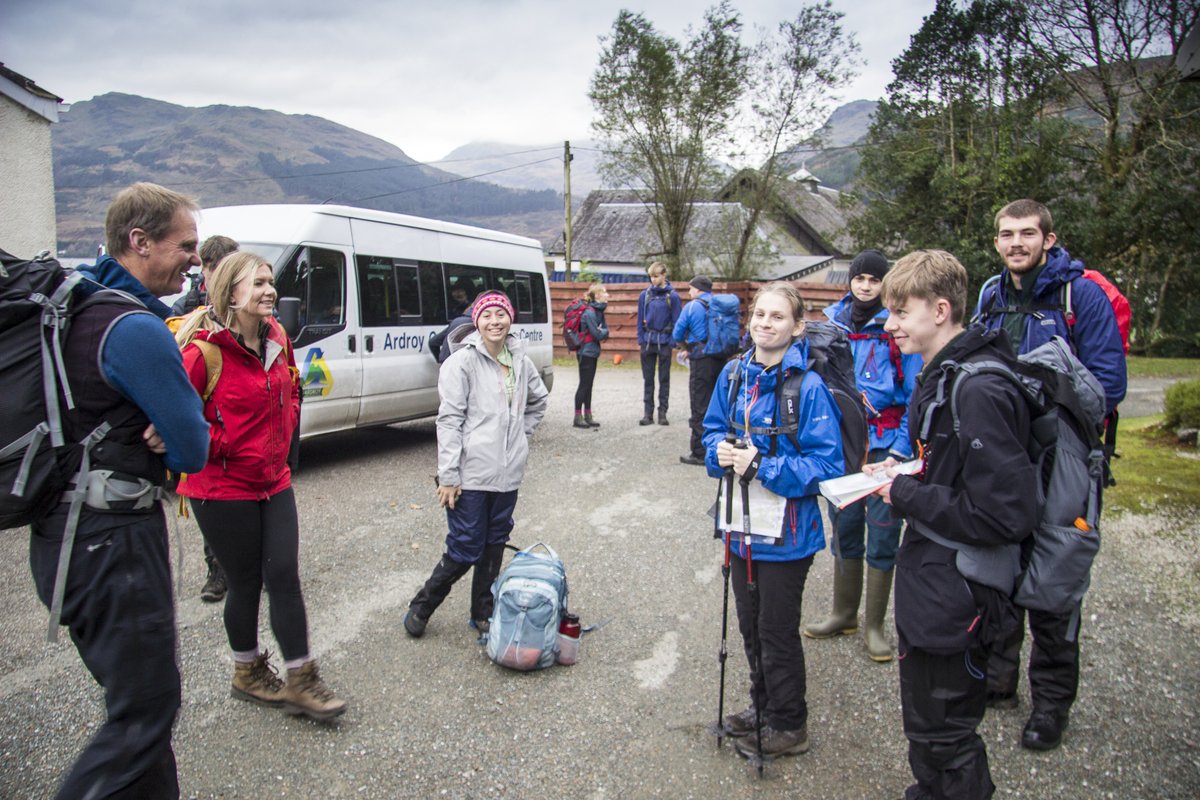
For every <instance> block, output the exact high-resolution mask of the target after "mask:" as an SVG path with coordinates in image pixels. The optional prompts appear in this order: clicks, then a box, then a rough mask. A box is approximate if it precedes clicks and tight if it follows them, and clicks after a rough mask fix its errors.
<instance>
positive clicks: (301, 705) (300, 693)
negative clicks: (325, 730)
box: [283, 661, 346, 721]
mask: <svg viewBox="0 0 1200 800" xmlns="http://www.w3.org/2000/svg"><path fill="white" fill-rule="evenodd" d="M283 710H284V711H285V712H287V713H288V714H304V715H306V716H308V717H311V718H312V719H315V720H321V721H324V720H330V719H333V718H334V717H337V716H340V715H341V714H343V713H345V711H346V701H345V700H339V699H338V698H337V695H335V694H334V693H333V691H332V690H330V688H329V687H328V686H326V685H325V682H324V681H323V680H321V675H320V673H318V672H317V662H316V661H309V662H308V663H307V664H305V665H304V666H302V667H296V668H295V669H289V670H288V674H287V684H286V685H285V686H284V689H283Z"/></svg>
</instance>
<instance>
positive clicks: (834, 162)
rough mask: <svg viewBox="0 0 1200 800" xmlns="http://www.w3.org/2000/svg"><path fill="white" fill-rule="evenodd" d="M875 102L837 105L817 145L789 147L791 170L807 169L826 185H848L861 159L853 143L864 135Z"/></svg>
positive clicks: (869, 123) (868, 125) (868, 126)
mask: <svg viewBox="0 0 1200 800" xmlns="http://www.w3.org/2000/svg"><path fill="white" fill-rule="evenodd" d="M878 105H879V103H877V102H876V101H874V100H854V101H851V102H849V103H846V104H845V105H842V106H838V107H837V108H836V109H834V112H833V113H832V114H830V115H829V120H828V121H826V123H825V124H824V125H823V126H822V127H821V131H820V133H819V135H820V137H821V147H819V148H797V149H795V150H792V151H791V152H789V153H788V154H787V158H788V162H789V163H790V164H791V166H792V167H793V168H794V169H799V168H800V167H802V166H803V167H805V168H807V169H808V171H809V172H811V173H812V174H814V175H816V176H817V177H818V178H820V179H821V183H823V184H824V185H826V186H830V187H832V188H834V189H846V188H848V187H849V186H850V185H851V184H852V183H853V181H854V174H855V172H857V171H858V163H859V161H861V160H862V159H861V157H860V156H859V154H858V149H857V148H856V147H854V145H857V144H859V143H861V142H862V140H863V139H864V138H865V137H866V135H867V129H868V128H870V127H871V117H872V115H874V113H875V108H876V107H877V106H878Z"/></svg>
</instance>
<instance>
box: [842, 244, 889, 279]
mask: <svg viewBox="0 0 1200 800" xmlns="http://www.w3.org/2000/svg"><path fill="white" fill-rule="evenodd" d="M888 268H889V265H888V260H887V256H885V255H884V254H883V253H881V252H879V251H878V250H863V251H862V252H861V253H859V254H858V255H856V256H855V257H854V260H853V261H851V262H850V279H851V280H854V278H855V277H856V276H858V275H862V274H863V273H864V272H865V273H866V274H867V275H871V276H872V277H875V278H879V280H883V276H884V275H887V272H888Z"/></svg>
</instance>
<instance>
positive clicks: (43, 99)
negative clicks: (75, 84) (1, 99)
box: [0, 63, 63, 122]
mask: <svg viewBox="0 0 1200 800" xmlns="http://www.w3.org/2000/svg"><path fill="white" fill-rule="evenodd" d="M0 94H3V95H4V96H6V97H9V98H11V99H12V100H13V101H14V102H16V103H19V104H20V105H23V106H25V108H27V109H29V110H30V111H32V112H33V113H35V114H37V115H38V116H41V117H44V118H45V119H46V120H48V121H50V122H58V106H59V104H60V103H62V101H63V100H62V98H61V97H59V96H58V95H56V94H51V93H50V92H48V91H46V90H45V89H43V88H42V87H40V86H38V85H37V84H36V83H34V82H33V81H32V80H30V79H29V78H26V77H25V76H24V75H22V74H21V73H19V72H16V71H14V70H11V69H9V68H8V67H6V66H4V64H3V63H0Z"/></svg>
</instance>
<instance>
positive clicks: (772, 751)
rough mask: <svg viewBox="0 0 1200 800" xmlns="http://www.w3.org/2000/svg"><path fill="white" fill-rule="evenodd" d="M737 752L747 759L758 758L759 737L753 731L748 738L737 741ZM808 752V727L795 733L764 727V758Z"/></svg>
mask: <svg viewBox="0 0 1200 800" xmlns="http://www.w3.org/2000/svg"><path fill="white" fill-rule="evenodd" d="M735 746H736V747H737V751H738V752H739V753H741V754H742V755H744V756H745V757H746V758H754V757H757V756H758V737H757V736H756V735H755V734H754V731H753V730H751V731H750V732H749V733H748V734H746V736H744V737H742V738H741V739H738V740H737V744H736V745H735ZM807 752H808V726H807V725H805V726H804V727H802V728H797V729H796V730H794V731H777V730H775V729H774V728H772V727H771V726H770V725H763V729H762V754H763V758H776V757H778V756H792V755H799V754H801V753H807Z"/></svg>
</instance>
